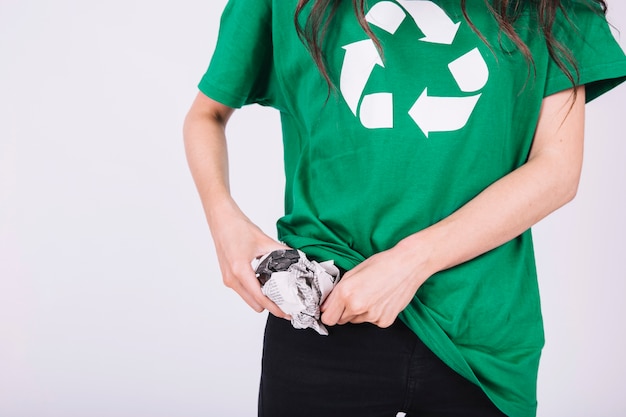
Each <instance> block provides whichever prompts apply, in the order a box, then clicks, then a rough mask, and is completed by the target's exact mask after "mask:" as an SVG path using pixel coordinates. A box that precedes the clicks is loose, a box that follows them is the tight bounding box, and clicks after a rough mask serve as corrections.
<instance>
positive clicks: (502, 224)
mask: <svg viewBox="0 0 626 417" xmlns="http://www.w3.org/2000/svg"><path fill="white" fill-rule="evenodd" d="M561 94H562V95H563V97H561V98H560V104H559V105H558V106H554V105H553V106H552V107H550V106H546V109H545V110H544V111H543V113H542V116H543V117H542V119H541V120H543V122H540V125H539V126H538V132H539V133H538V135H539V136H538V137H536V138H535V144H534V145H533V148H532V149H531V154H530V157H529V160H528V162H527V163H526V164H524V165H523V166H521V167H520V168H518V169H517V170H515V171H513V172H512V173H510V174H509V175H507V176H505V177H503V178H502V179H500V180H499V181H497V182H495V183H494V184H492V185H491V186H489V187H487V188H486V189H485V190H484V191H483V192H482V193H480V194H479V195H478V196H476V197H475V198H474V199H472V200H471V201H469V202H468V203H467V204H466V205H464V206H463V207H461V208H460V209H459V210H458V211H456V212H455V213H453V214H452V215H450V216H449V217H447V218H445V219H443V220H442V221H440V222H439V223H436V224H434V225H433V226H431V227H429V228H427V229H425V230H422V231H420V232H418V233H416V234H414V235H412V236H409V237H408V238H406V239H404V240H403V241H401V242H400V243H399V244H398V246H397V248H398V250H399V251H400V252H401V253H404V254H405V255H406V257H407V261H408V259H410V257H411V256H412V255H414V254H415V253H418V251H420V252H422V253H425V257H426V259H425V260H424V258H423V257H420V258H422V259H421V265H420V266H417V265H416V268H421V269H425V271H422V272H420V273H419V275H421V276H423V275H424V274H425V275H427V276H426V277H424V279H426V278H427V277H428V276H430V275H432V274H434V273H436V272H438V271H441V270H444V269H448V268H451V267H453V266H456V265H459V264H461V263H463V262H466V261H468V260H470V259H473V258H475V257H477V256H479V255H481V254H483V253H485V252H488V251H490V250H492V249H494V248H496V247H498V246H500V245H502V244H504V243H506V242H508V241H510V240H511V239H513V238H515V237H517V236H519V235H520V234H522V233H523V232H524V231H526V230H527V229H529V228H530V227H531V226H533V225H534V224H536V223H537V222H538V221H540V220H541V219H543V218H544V217H546V216H547V215H548V214H550V213H551V212H553V211H554V210H556V209H558V208H559V207H561V206H563V205H564V204H566V203H567V202H569V201H570V200H571V199H573V198H574V196H575V195H576V190H577V187H578V182H579V178H580V172H581V167H582V149H583V146H582V143H583V128H584V124H583V118H584V107H583V103H584V90H583V89H581V90H580V91H579V97H578V99H577V102H576V104H575V106H573V105H572V102H571V101H570V99H571V96H569V97H566V96H565V94H566V93H561ZM565 98H568V99H567V100H565ZM557 99H559V98H558V97H557ZM581 100H582V101H581ZM544 113H545V114H544ZM554 120H557V121H562V123H560V122H558V123H554ZM542 123H543V124H542ZM409 262H410V261H409ZM425 265H426V266H425Z"/></svg>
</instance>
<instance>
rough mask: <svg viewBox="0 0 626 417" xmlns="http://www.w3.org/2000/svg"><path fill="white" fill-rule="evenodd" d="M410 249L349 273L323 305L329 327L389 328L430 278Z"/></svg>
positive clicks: (393, 251)
mask: <svg viewBox="0 0 626 417" xmlns="http://www.w3.org/2000/svg"><path fill="white" fill-rule="evenodd" d="M417 258H418V256H416V254H415V253H410V252H409V251H408V250H407V249H406V248H402V247H399V246H396V247H394V248H392V249H389V250H387V251H384V252H380V253H378V254H376V255H374V256H372V257H370V258H368V259H367V260H365V261H364V262H362V263H361V264H359V265H357V266H356V267H355V268H354V269H352V270H350V271H349V272H347V273H346V274H345V275H344V276H343V277H342V278H341V280H340V281H339V283H338V284H337V286H336V287H335V288H334V289H333V291H332V292H331V293H330V295H329V296H328V298H327V299H326V301H324V303H323V304H322V307H321V310H322V322H323V323H324V324H326V325H328V326H334V325H336V324H345V323H363V322H369V323H373V324H375V325H377V326H378V327H382V328H385V327H389V326H391V325H392V324H393V322H394V321H395V320H396V318H397V317H398V314H400V312H401V311H402V310H404V308H405V307H406V306H407V305H408V304H409V302H410V301H411V300H412V299H413V296H414V295H415V293H416V292H417V290H418V289H419V287H420V286H421V285H422V283H423V282H424V281H426V279H427V278H428V276H429V275H428V274H425V273H424V271H425V268H421V266H423V265H424V263H421V264H420V263H419V262H416V261H417Z"/></svg>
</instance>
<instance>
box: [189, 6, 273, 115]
mask: <svg viewBox="0 0 626 417" xmlns="http://www.w3.org/2000/svg"><path fill="white" fill-rule="evenodd" d="M274 84H275V74H274V68H273V45H272V10H271V1H270V0H229V2H228V4H227V5H226V8H225V9H224V11H223V13H222V17H221V20H220V29H219V35H218V40H217V45H216V47H215V52H214V53H213V57H212V58H211V62H210V64H209V68H208V69H207V71H206V73H205V74H204V76H203V77H202V79H201V80H200V83H199V84H198V88H199V89H200V91H201V92H202V93H204V94H205V95H206V96H208V97H210V98H212V99H214V100H216V101H218V102H220V103H222V104H224V105H227V106H229V107H233V108H239V107H242V106H243V105H246V104H251V103H260V104H263V105H273V104H274V103H273V102H274V101H275V96H276V91H275V85H274Z"/></svg>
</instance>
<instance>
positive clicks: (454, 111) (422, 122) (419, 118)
mask: <svg viewBox="0 0 626 417" xmlns="http://www.w3.org/2000/svg"><path fill="white" fill-rule="evenodd" d="M480 96H481V94H476V95H474V96H469V97H433V96H429V95H428V88H426V89H424V92H423V93H422V95H421V96H420V97H419V98H418V99H417V101H416V102H415V104H414V105H413V107H411V110H409V115H410V116H411V118H412V119H413V120H414V121H415V123H416V124H417V126H419V128H420V129H421V130H422V132H424V135H425V136H426V137H428V135H429V134H430V133H431V132H451V131H454V130H459V129H462V128H463V127H464V126H465V125H466V124H467V121H468V120H469V118H470V116H471V115H472V112H473V111H474V107H476V103H478V99H479V98H480Z"/></svg>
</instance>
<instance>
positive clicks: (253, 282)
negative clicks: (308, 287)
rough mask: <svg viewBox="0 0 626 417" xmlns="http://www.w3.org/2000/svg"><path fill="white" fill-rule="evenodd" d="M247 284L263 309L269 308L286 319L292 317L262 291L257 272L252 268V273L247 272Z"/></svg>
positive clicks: (277, 315) (249, 290)
mask: <svg viewBox="0 0 626 417" xmlns="http://www.w3.org/2000/svg"><path fill="white" fill-rule="evenodd" d="M246 275H247V277H246V281H247V282H246V284H248V285H247V290H248V292H249V293H250V295H251V296H252V297H253V299H254V301H255V302H256V303H258V304H259V305H260V306H261V308H262V309H263V310H267V311H269V312H270V313H272V314H273V315H275V316H276V317H282V318H284V319H288V320H290V319H291V317H290V316H289V315H288V314H285V312H284V311H282V310H281V309H280V307H278V306H277V305H276V303H274V302H273V301H272V300H270V299H269V298H268V297H267V296H265V294H263V292H262V291H261V283H260V282H259V280H258V279H257V277H256V274H255V273H254V272H253V271H252V269H250V274H246Z"/></svg>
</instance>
